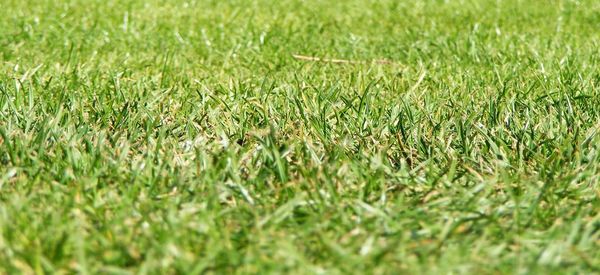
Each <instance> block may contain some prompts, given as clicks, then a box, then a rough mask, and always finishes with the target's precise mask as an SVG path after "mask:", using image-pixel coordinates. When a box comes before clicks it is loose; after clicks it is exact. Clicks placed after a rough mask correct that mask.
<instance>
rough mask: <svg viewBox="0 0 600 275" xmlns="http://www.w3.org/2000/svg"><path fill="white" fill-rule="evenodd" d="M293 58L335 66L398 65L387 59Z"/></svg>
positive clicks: (304, 56)
mask: <svg viewBox="0 0 600 275" xmlns="http://www.w3.org/2000/svg"><path fill="white" fill-rule="evenodd" d="M292 56H293V57H294V58H295V59H297V60H302V61H315V62H325V63H334V64H369V63H375V64H385V65H396V64H397V63H394V62H392V61H389V60H385V59H376V60H372V61H365V60H348V59H338V58H320V57H316V56H308V55H300V54H292Z"/></svg>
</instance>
